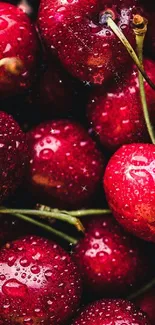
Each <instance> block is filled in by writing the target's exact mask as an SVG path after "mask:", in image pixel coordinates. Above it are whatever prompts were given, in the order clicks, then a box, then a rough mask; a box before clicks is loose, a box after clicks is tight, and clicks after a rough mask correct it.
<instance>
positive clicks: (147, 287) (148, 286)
mask: <svg viewBox="0 0 155 325" xmlns="http://www.w3.org/2000/svg"><path fill="white" fill-rule="evenodd" d="M154 286H155V278H153V279H152V280H151V281H150V282H149V283H147V284H146V285H145V286H144V287H142V288H141V289H139V290H137V291H136V292H134V293H132V294H131V295H129V296H128V297H127V299H128V300H132V299H135V298H137V297H139V296H141V295H142V294H144V293H145V292H147V291H149V290H150V289H151V288H153V287H154Z"/></svg>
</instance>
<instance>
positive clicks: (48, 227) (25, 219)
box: [14, 213, 78, 245]
mask: <svg viewBox="0 0 155 325" xmlns="http://www.w3.org/2000/svg"><path fill="white" fill-rule="evenodd" d="M14 216H16V217H17V218H19V219H21V220H24V221H26V222H29V223H31V224H33V225H35V226H37V227H39V228H42V229H43V230H45V231H48V232H50V233H52V234H54V235H56V236H59V237H61V238H63V239H65V240H67V241H68V242H69V243H72V244H74V245H75V244H77V242H78V240H77V239H75V238H73V237H71V236H68V235H66V234H64V233H63V232H61V231H59V230H57V229H54V228H52V227H51V226H48V225H45V224H43V223H41V222H39V221H38V220H35V219H32V218H30V217H27V216H25V215H23V214H21V213H15V214H14Z"/></svg>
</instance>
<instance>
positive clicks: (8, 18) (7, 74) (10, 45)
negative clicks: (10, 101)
mask: <svg viewBox="0 0 155 325" xmlns="http://www.w3.org/2000/svg"><path fill="white" fill-rule="evenodd" d="M37 51H38V40H37V36H36V32H35V28H34V27H33V25H32V24H31V22H30V20H29V18H28V17H27V15H26V14H25V13H24V12H23V11H22V10H20V9H18V8H17V7H16V6H14V5H11V4H8V3H0V59H3V61H4V59H5V60H6V58H9V59H10V58H16V60H19V62H18V64H17V62H15V63H12V65H11V63H10V66H9V69H8V64H7V63H6V64H3V65H2V66H1V67H0V95H1V97H2V96H8V95H12V94H13V95H14V94H16V93H19V92H21V91H23V90H25V89H26V88H28V87H29V86H30V85H31V83H32V80H33V79H34V73H35V65H36V57H37ZM3 61H0V63H1V64H2V63H3ZM4 63H5V61H4ZM14 65H17V67H16V68H15V66H14ZM8 70H9V71H8ZM16 70H17V71H16ZM18 70H19V71H18ZM20 70H21V71H20Z"/></svg>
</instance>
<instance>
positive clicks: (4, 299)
mask: <svg viewBox="0 0 155 325" xmlns="http://www.w3.org/2000/svg"><path fill="white" fill-rule="evenodd" d="M0 288H1V290H0V315H1V317H0V319H1V323H2V324H8V325H11V324H23V325H25V324H43V325H44V324H45V325H48V324H50V325H56V324H62V323H64V322H65V321H66V320H67V319H68V318H69V317H70V316H71V315H72V314H73V312H74V311H75V310H76V308H77V305H78V303H79V300H80V295H81V281H80V277H79V274H78V271H77V267H76V266H75V264H74V263H73V261H72V260H71V257H70V256H69V254H68V253H66V252H65V251H64V250H63V249H62V248H61V247H60V246H59V245H57V244H55V243H54V242H52V241H49V240H47V239H44V238H41V237H37V236H26V237H23V238H21V239H18V240H16V241H14V242H10V243H8V244H7V245H6V247H4V248H2V250H1V254H0Z"/></svg>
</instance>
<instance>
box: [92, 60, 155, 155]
mask: <svg viewBox="0 0 155 325" xmlns="http://www.w3.org/2000/svg"><path fill="white" fill-rule="evenodd" d="M144 67H145V71H146V72H147V74H148V76H149V77H150V78H151V79H152V80H153V81H154V82H155V62H154V61H151V60H145V64H144ZM145 92H146V98H147V104H148V107H149V110H150V114H151V115H152V117H153V119H154V116H153V115H154V107H155V91H154V90H153V89H152V88H151V87H150V86H149V85H148V84H147V83H146V82H145ZM87 113H88V119H89V121H90V124H91V127H92V128H93V130H94V131H95V133H96V135H98V138H99V140H100V142H101V144H102V145H103V146H104V147H106V148H107V149H109V150H111V151H115V150H116V149H117V148H119V147H120V146H121V145H123V144H126V143H133V142H146V141H148V140H149V137H148V134H147V130H146V125H145V121H144V117H143V110H142V107H141V100H140V93H139V83H138V73H137V68H136V67H135V66H134V67H133V69H132V71H128V72H127V73H126V75H125V76H124V77H121V78H120V81H119V83H118V82H113V84H112V85H108V86H105V87H103V88H99V89H98V88H97V89H95V90H93V91H92V94H91V97H90V100H89V103H88V109H87ZM153 122H155V120H154V121H153Z"/></svg>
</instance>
